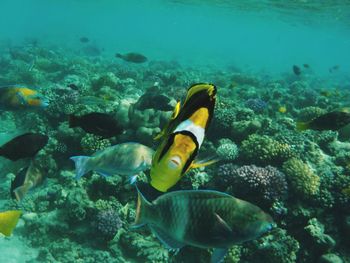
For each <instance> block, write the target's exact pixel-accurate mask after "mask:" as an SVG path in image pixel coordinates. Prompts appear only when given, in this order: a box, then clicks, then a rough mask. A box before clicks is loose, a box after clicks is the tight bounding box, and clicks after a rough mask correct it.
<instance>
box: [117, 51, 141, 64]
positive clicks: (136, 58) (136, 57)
mask: <svg viewBox="0 0 350 263" xmlns="http://www.w3.org/2000/svg"><path fill="white" fill-rule="evenodd" d="M115 56H116V57H117V58H120V59H122V60H124V61H127V62H132V63H145V62H146V61H147V58H146V57H145V56H144V55H142V54H139V53H135V52H130V53H126V54H124V55H122V54H119V53H117V54H115Z"/></svg>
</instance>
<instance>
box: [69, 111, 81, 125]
mask: <svg viewBox="0 0 350 263" xmlns="http://www.w3.org/2000/svg"><path fill="white" fill-rule="evenodd" d="M68 123H69V128H74V127H77V126H78V125H79V124H78V117H76V116H74V114H70V115H69V116H68Z"/></svg>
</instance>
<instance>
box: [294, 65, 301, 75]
mask: <svg viewBox="0 0 350 263" xmlns="http://www.w3.org/2000/svg"><path fill="white" fill-rule="evenodd" d="M293 72H294V74H295V75H297V76H299V75H300V74H301V69H300V68H299V67H298V66H296V65H293Z"/></svg>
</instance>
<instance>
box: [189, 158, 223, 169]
mask: <svg viewBox="0 0 350 263" xmlns="http://www.w3.org/2000/svg"><path fill="white" fill-rule="evenodd" d="M218 161H220V160H219V159H217V158H208V159H205V160H198V161H197V160H196V161H194V162H193V163H192V164H191V167H190V169H194V168H200V167H205V166H208V165H212V164H214V163H216V162H218Z"/></svg>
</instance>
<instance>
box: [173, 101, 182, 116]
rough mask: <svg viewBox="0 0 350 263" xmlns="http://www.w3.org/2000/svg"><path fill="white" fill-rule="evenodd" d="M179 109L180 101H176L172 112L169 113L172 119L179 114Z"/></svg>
mask: <svg viewBox="0 0 350 263" xmlns="http://www.w3.org/2000/svg"><path fill="white" fill-rule="evenodd" d="M180 109H181V102H180V101H178V102H177V103H176V105H175V108H174V110H173V114H172V115H171V119H172V120H173V119H175V118H176V117H177V116H178V115H179V112H180Z"/></svg>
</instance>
